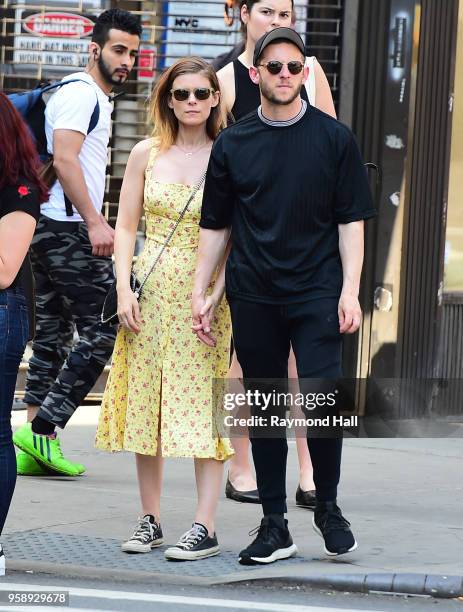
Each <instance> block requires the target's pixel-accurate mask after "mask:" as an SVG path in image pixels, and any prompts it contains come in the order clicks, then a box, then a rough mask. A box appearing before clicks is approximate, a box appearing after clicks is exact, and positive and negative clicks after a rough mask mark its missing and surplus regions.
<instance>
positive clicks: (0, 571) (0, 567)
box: [0, 544, 5, 576]
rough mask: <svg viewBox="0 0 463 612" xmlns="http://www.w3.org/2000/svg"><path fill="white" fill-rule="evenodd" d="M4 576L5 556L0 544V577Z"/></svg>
mask: <svg viewBox="0 0 463 612" xmlns="http://www.w3.org/2000/svg"><path fill="white" fill-rule="evenodd" d="M4 575H5V555H4V554H3V548H2V545H1V544H0V576H4Z"/></svg>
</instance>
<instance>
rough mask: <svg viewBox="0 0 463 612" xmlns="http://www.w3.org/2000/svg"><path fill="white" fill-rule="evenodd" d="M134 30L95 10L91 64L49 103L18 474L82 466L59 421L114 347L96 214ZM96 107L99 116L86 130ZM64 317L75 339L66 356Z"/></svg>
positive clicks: (134, 45)
mask: <svg viewBox="0 0 463 612" xmlns="http://www.w3.org/2000/svg"><path fill="white" fill-rule="evenodd" d="M140 36H141V26H140V23H139V20H138V18H137V17H136V16H135V15H132V14H131V13H129V12H128V11H123V10H120V9H110V10H109V11H104V12H103V13H101V15H100V16H99V17H98V19H97V20H96V22H95V25H94V28H93V34H92V41H91V43H90V46H89V52H90V59H89V63H88V65H87V68H86V69H85V71H84V72H77V73H74V74H71V75H68V76H67V77H65V78H64V80H73V79H77V82H74V83H69V84H67V85H66V86H65V87H62V88H60V89H59V90H58V91H57V92H56V93H55V94H54V95H53V96H52V97H51V99H50V101H49V102H48V104H47V107H46V111H45V132H46V136H47V142H48V150H49V151H50V152H52V153H53V159H54V167H55V169H56V174H57V177H58V180H57V181H56V182H55V184H54V185H53V186H52V188H51V190H50V198H49V200H48V202H46V203H45V204H44V205H43V207H42V210H41V216H40V220H39V223H38V225H37V231H36V233H35V236H34V240H33V241H32V246H31V258H32V264H33V268H34V275H35V280H36V287H37V331H36V337H35V340H34V343H33V345H32V350H33V354H32V357H31V359H30V361H29V369H28V373H27V379H26V393H25V398H24V401H25V403H26V404H27V409H28V421H29V422H28V423H26V424H25V425H23V426H22V427H20V428H19V429H18V430H16V432H15V434H14V438H13V440H14V443H15V444H16V446H17V447H18V448H19V449H21V450H22V451H24V452H23V453H21V454H20V455H18V472H19V473H20V474H24V475H26V474H34V475H40V474H45V473H46V472H45V471H43V470H42V468H41V466H43V465H45V466H47V468H48V469H51V470H53V471H54V472H56V473H59V474H64V475H67V476H78V475H79V474H81V473H82V472H84V471H85V467H84V466H82V465H80V464H77V463H74V462H72V461H69V460H68V459H66V458H65V457H64V456H63V453H62V451H61V448H60V443H59V439H58V437H57V435H56V433H55V427H56V426H58V427H60V428H64V427H65V426H66V424H67V423H68V421H69V419H70V418H71V417H72V415H73V414H74V412H75V410H76V409H77V408H78V406H79V404H80V403H81V402H82V401H83V400H84V398H85V396H86V395H87V393H88V392H89V391H90V389H91V388H92V387H93V385H94V384H95V382H96V380H97V379H98V376H99V375H100V374H101V372H102V371H103V368H104V367H105V365H106V362H107V361H108V359H109V358H110V356H111V353H112V350H113V346H114V338H115V335H116V334H115V330H114V329H113V328H112V327H111V326H110V325H102V324H101V322H100V314H101V309H102V305H103V302H104V299H105V296H106V293H107V292H108V290H109V287H110V286H111V284H112V283H113V281H114V274H113V267H112V261H111V254H112V252H113V240H114V230H113V229H112V227H110V225H108V223H107V221H106V219H105V218H104V216H103V214H102V212H101V209H102V206H103V198H104V192H105V183H106V166H107V161H108V151H107V147H108V143H109V136H110V130H111V113H112V110H113V104H112V102H111V101H110V98H109V94H110V93H111V91H112V90H113V88H114V87H115V86H118V85H122V84H123V83H124V82H125V81H126V80H127V78H128V76H129V73H130V71H131V69H132V68H133V65H134V63H135V59H136V57H137V51H138V47H139V44H140ZM96 108H98V110H99V115H98V122H97V124H96V126H95V127H94V129H93V130H91V131H89V126H90V123H91V120H92V117H93V116H94V112H95V109H96ZM69 316H71V317H72V319H71V321H72V324H73V325H74V326H75V327H76V329H77V332H78V334H79V339H78V341H77V342H75V343H74V345H73V346H72V348H71V350H70V351H69V353H68V354H67V351H66V350H64V347H65V346H66V344H67V342H68V341H69V323H70V322H69V319H68V318H69ZM64 319H66V320H64ZM63 334H64V338H63Z"/></svg>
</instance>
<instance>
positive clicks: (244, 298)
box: [192, 28, 375, 564]
mask: <svg viewBox="0 0 463 612" xmlns="http://www.w3.org/2000/svg"><path fill="white" fill-rule="evenodd" d="M304 51H305V49H304V44H303V41H302V39H301V37H300V36H299V35H298V34H297V33H296V32H295V31H294V30H291V29H289V28H276V29H274V30H271V31H270V32H268V33H266V34H265V35H264V36H263V37H262V38H260V39H259V40H258V42H257V43H256V47H255V52H254V58H253V66H252V67H251V68H250V77H251V79H252V80H253V81H254V83H256V84H258V85H259V87H260V93H261V106H260V107H259V108H258V109H257V111H255V112H254V113H251V114H249V115H247V116H246V117H244V118H243V119H242V120H240V121H238V122H237V123H235V124H234V125H232V126H230V127H228V128H227V129H226V130H224V131H223V132H222V133H221V134H220V135H219V136H218V138H217V140H216V142H215V144H214V146H213V149H212V153H211V158H210V162H209V167H208V173H207V177H206V183H205V188H204V196H203V206H202V214H201V221H200V226H201V233H200V243H199V254H198V262H197V269H196V276H195V286H194V290H193V301H192V314H193V330H194V331H195V332H196V333H197V335H198V337H199V338H200V339H201V340H202V341H203V342H205V343H206V344H213V330H212V331H211V323H212V318H213V310H214V308H213V306H214V305H213V303H212V302H211V300H210V298H208V297H207V289H208V286H209V283H210V280H211V278H212V276H213V274H214V272H215V270H216V269H217V266H218V265H219V262H220V261H221V260H222V257H223V253H224V251H225V249H226V248H227V244H228V242H229V239H230V242H231V251H230V255H229V258H228V261H227V268H226V293H227V299H228V302H229V304H230V310H231V315H232V324H233V340H234V343H235V348H236V353H237V357H238V360H239V362H240V364H241V366H242V369H243V374H244V379H245V385H246V387H247V388H251V390H252V391H254V390H256V389H257V390H260V391H262V390H264V392H270V394H271V393H272V390H274V391H275V390H276V391H277V393H278V392H280V391H285V389H286V383H287V381H286V380H285V379H286V377H287V363H288V355H289V348H290V344H291V345H292V347H293V349H294V353H295V356H296V363H297V369H298V375H299V380H300V387H301V391H302V392H304V389H307V388H308V387H309V388H310V387H312V385H313V384H315V385H318V384H320V385H322V384H323V381H327V382H326V384H328V385H329V384H330V383H329V380H330V379H337V378H339V377H340V376H341V345H342V334H344V333H346V334H351V333H354V332H355V331H357V329H358V328H359V325H360V319H361V309H360V305H359V301H358V292H359V284H360V274H361V269H362V263H363V223H364V219H368V218H369V217H372V216H373V215H374V214H375V210H374V208H373V203H372V199H371V194H370V189H369V184H368V179H367V174H366V171H365V168H364V166H363V163H362V159H361V156H360V152H359V149H358V146H357V144H356V142H355V139H354V137H353V134H352V132H351V131H350V130H349V129H348V128H347V127H346V126H344V125H343V124H341V123H339V122H338V121H337V120H336V119H334V118H332V117H331V116H329V115H327V114H325V113H323V112H321V111H320V110H318V109H317V108H314V107H311V106H310V105H308V104H307V103H306V102H305V101H304V100H302V99H301V96H300V91H301V88H302V86H303V84H304V81H305V79H306V78H307V76H308V74H307V69H305V68H304ZM211 334H212V335H211ZM309 379H312V381H310V380H309ZM313 379H318V382H317V381H315V380H313ZM275 387H276V389H275ZM325 388H326V386H325ZM312 390H313V388H312ZM274 397H277V394H275V396H274ZM261 405H262V404H261ZM320 405H321V404H320ZM251 409H252V410H253V415H254V414H258V415H259V416H264V417H267V423H268V422H269V419H268V417H269V413H270V409H272V410H273V411H274V413H273V414H275V412H276V413H280V411H281V407H280V406H272V405H270V407H269V410H267V412H265V413H264V412H262V409H259V408H258V406H257V407H256V406H251ZM284 409H285V407H284V406H283V415H284ZM319 412H320V411H319ZM306 416H309V415H306ZM312 416H314V415H312ZM317 416H320V415H319V414H317ZM333 424H334V422H333ZM318 433H320V432H318ZM321 433H322V435H321V436H320V435H319V436H317V435H314V432H313V431H309V432H308V446H309V451H310V455H311V459H312V464H313V470H314V481H315V485H316V507H315V512H314V522H313V527H314V529H315V531H316V532H317V533H318V534H319V535H320V536H322V537H323V539H324V546H325V553H326V554H327V555H329V556H336V555H340V554H343V553H347V552H351V551H353V550H355V548H357V543H356V541H355V538H354V536H353V534H352V532H351V530H350V525H349V522H348V521H347V520H346V519H345V518H344V517H343V515H342V513H341V510H340V508H339V507H338V505H337V503H336V497H337V486H338V483H339V477H340V465H341V448H342V438H341V437H335V436H334V435H333V434H334V430H333V429H329V430H327V432H326V433H327V436H326V435H325V436H324V435H323V433H324V432H321ZM336 433H337V432H336ZM284 434H285V432H284V431H283V432H282V434H280V435H278V432H276V431H274V430H273V431H270V430H269V428H265V427H263V429H262V431H259V427H252V428H250V438H251V442H252V453H253V458H254V465H255V468H256V476H257V485H258V489H259V496H260V499H261V502H262V508H263V514H264V518H263V519H262V522H261V525H260V528H259V529H258V533H257V537H256V538H255V540H254V541H253V542H252V543H251V544H250V545H249V546H248V547H247V548H245V549H244V550H243V551H241V553H240V555H239V558H240V563H242V564H254V563H270V562H273V561H277V560H279V559H286V558H288V557H290V556H291V555H293V554H295V553H296V551H297V549H296V546H295V544H294V543H293V541H292V538H291V535H290V533H289V530H288V523H287V520H286V519H285V517H284V514H285V512H286V489H285V479H286V459H287V452H288V446H287V442H286V437H285V435H284Z"/></svg>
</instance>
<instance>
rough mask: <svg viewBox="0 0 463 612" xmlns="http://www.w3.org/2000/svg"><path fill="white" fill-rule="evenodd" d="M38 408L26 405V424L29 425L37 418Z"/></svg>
mask: <svg viewBox="0 0 463 612" xmlns="http://www.w3.org/2000/svg"><path fill="white" fill-rule="evenodd" d="M39 408H40V406H34V405H32V404H26V410H27V422H28V423H30V422H31V421H32V420H33V419H35V417H36V416H37V412H38V411H39Z"/></svg>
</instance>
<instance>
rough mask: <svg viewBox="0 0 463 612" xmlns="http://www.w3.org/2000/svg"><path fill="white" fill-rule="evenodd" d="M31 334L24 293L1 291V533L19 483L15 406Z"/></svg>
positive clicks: (20, 291)
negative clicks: (24, 354) (17, 479)
mask: <svg viewBox="0 0 463 612" xmlns="http://www.w3.org/2000/svg"><path fill="white" fill-rule="evenodd" d="M28 335H29V321H28V315H27V303H26V298H25V297H24V294H23V292H22V290H21V289H18V288H16V289H4V290H0V534H1V533H2V530H3V526H4V524H5V520H6V515H7V513H8V509H9V507H10V502H11V498H12V497H13V491H14V487H15V484H16V456H15V452H14V446H13V440H12V431H11V406H12V404H13V397H14V390H15V386H16V377H17V374H18V369H19V364H20V362H21V357H22V356H23V353H24V348H25V346H26V342H27V338H28Z"/></svg>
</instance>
